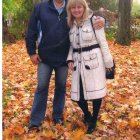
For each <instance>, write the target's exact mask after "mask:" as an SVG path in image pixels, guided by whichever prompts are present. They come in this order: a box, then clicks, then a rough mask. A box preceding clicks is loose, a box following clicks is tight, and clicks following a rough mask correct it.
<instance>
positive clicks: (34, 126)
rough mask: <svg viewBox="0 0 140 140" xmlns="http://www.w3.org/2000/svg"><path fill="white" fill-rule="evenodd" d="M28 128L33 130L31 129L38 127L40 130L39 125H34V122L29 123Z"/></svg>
mask: <svg viewBox="0 0 140 140" xmlns="http://www.w3.org/2000/svg"><path fill="white" fill-rule="evenodd" d="M28 129H29V130H31V129H37V130H39V125H34V124H32V123H29V125H28Z"/></svg>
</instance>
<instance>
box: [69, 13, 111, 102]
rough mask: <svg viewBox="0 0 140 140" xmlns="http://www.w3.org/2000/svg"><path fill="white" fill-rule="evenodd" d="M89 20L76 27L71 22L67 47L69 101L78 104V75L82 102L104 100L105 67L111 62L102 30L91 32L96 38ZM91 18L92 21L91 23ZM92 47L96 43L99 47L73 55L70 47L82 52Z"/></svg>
mask: <svg viewBox="0 0 140 140" xmlns="http://www.w3.org/2000/svg"><path fill="white" fill-rule="evenodd" d="M90 18H91V15H90V16H89V17H88V18H87V19H86V20H84V21H83V22H82V23H81V25H80V27H78V26H77V24H76V22H74V25H73V27H72V28H71V29H70V32H69V37H70V42H71V46H70V50H69V54H68V57H67V61H68V60H72V61H73V62H74V69H73V72H72V85H71V99H72V100H74V101H79V99H80V93H79V92H80V84H79V83H80V81H79V80H80V75H81V79H82V84H83V92H84V99H85V100H92V99H98V98H102V97H104V96H105V95H106V92H107V91H106V77H105V72H106V69H105V68H111V67H112V66H113V59H112V55H111V53H110V50H109V47H108V43H107V41H106V37H105V32H104V28H102V29H99V30H95V32H96V37H97V38H96V37H95V34H94V31H93V28H92V25H91V22H90ZM95 18H96V17H93V18H92V22H93V23H94V22H95ZM94 44H99V45H100V48H95V49H92V50H90V51H86V52H85V51H84V52H81V53H78V52H73V48H81V49H82V48H83V47H89V46H91V45H94ZM87 67H88V68H87Z"/></svg>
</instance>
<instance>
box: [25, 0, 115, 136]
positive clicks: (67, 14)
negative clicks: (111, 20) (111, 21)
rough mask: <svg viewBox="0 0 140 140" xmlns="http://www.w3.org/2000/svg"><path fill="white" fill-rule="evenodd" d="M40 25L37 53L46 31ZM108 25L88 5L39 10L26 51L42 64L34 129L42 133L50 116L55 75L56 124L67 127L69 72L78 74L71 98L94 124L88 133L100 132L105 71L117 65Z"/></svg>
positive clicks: (58, 3)
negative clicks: (108, 38)
mask: <svg viewBox="0 0 140 140" xmlns="http://www.w3.org/2000/svg"><path fill="white" fill-rule="evenodd" d="M38 21H39V22H40V25H41V31H42V37H41V41H40V43H39V46H38V53H36V50H37V48H36V41H37V39H38V34H39V32H40V31H39V30H38ZM103 24H104V21H103V19H102V18H99V19H98V18H97V17H96V16H93V13H92V12H91V10H89V7H88V5H87V3H86V1H85V0H68V1H67V0H49V1H48V2H43V3H40V4H38V5H37V6H36V7H35V8H34V11H33V13H32V15H31V18H30V21H29V27H28V32H27V36H26V47H27V52H28V54H29V56H30V59H31V61H32V63H33V64H36V65H38V75H37V80H38V85H37V89H36V93H35V97H34V102H33V106H32V111H31V118H30V123H29V126H28V128H29V130H30V129H32V128H38V127H39V126H40V125H41V122H42V120H43V119H44V117H45V112H46V107H47V98H48V88H49V82H50V77H51V75H52V71H53V70H54V71H55V94H54V100H53V122H54V124H60V125H63V111H64V104H65V94H66V79H67V74H68V68H69V69H70V70H72V87H71V99H72V100H73V101H76V102H77V104H78V105H79V107H80V108H81V110H82V111H83V113H84V123H85V124H88V129H87V132H86V133H88V134H91V133H92V132H93V131H94V130H95V128H96V123H97V117H98V113H99V110H100V106H101V102H102V98H103V97H104V96H105V95H106V86H105V85H106V78H105V71H106V70H110V68H111V67H112V66H113V60H112V56H111V54H110V51H109V48H108V44H107V41H106V38H105V33H104V28H103ZM100 25H101V27H100ZM94 28H95V30H94ZM87 100H91V101H92V103H93V113H92V114H91V113H90V112H89V110H88V104H87Z"/></svg>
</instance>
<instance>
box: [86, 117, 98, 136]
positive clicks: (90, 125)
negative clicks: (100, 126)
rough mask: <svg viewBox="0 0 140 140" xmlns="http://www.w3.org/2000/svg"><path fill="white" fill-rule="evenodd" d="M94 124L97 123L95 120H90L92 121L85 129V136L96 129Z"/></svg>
mask: <svg viewBox="0 0 140 140" xmlns="http://www.w3.org/2000/svg"><path fill="white" fill-rule="evenodd" d="M96 123H97V119H92V121H91V122H90V124H89V126H88V129H87V132H86V133H87V134H91V133H92V132H93V131H94V130H95V128H96Z"/></svg>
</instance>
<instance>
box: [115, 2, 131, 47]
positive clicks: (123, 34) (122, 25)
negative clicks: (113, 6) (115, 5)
mask: <svg viewBox="0 0 140 140" xmlns="http://www.w3.org/2000/svg"><path fill="white" fill-rule="evenodd" d="M131 2H132V0H119V18H118V34H117V43H118V44H121V45H130V44H131V33H130V20H131Z"/></svg>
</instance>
